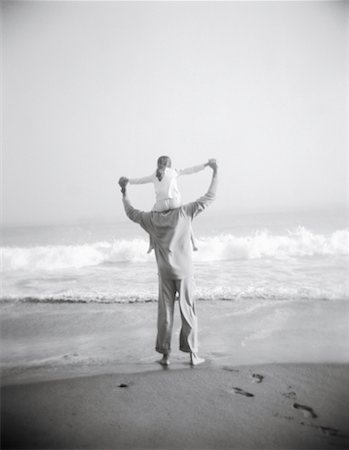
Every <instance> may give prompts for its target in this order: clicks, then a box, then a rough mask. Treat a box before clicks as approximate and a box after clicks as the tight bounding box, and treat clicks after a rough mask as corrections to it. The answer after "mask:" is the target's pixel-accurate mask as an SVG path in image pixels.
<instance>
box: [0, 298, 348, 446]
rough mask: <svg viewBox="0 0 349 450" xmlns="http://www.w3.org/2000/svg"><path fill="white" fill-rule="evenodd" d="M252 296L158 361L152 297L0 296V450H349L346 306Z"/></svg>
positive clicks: (211, 311) (203, 317)
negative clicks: (188, 345) (192, 358)
mask: <svg viewBox="0 0 349 450" xmlns="http://www.w3.org/2000/svg"><path fill="white" fill-rule="evenodd" d="M247 303H248V302H247ZM249 303H250V304H249V305H247V304H246V301H243V302H240V304H239V302H227V301H215V302H209V301H208V302H200V303H199V308H198V310H199V321H200V343H201V345H200V354H201V356H203V357H204V358H205V359H206V361H205V363H204V364H202V365H200V366H198V367H194V368H192V367H191V366H190V365H189V357H188V355H187V354H185V353H181V352H179V350H178V333H179V327H180V322H179V317H178V316H179V314H178V309H177V310H176V319H175V324H174V333H173V351H172V363H171V365H170V367H169V368H168V369H165V370H164V369H163V368H162V367H161V366H160V365H159V364H157V362H156V361H157V360H158V359H159V357H160V355H159V354H156V353H155V351H154V343H155V332H156V329H155V324H156V308H157V304H156V303H155V302H149V303H141V304H137V305H134V304H113V305H111V304H96V303H87V304H83V303H73V304H63V305H62V304H47V303H45V304H38V303H34V304H30V303H26V304H24V305H23V304H17V305H14V304H2V305H1V310H2V311H1V313H2V314H1V332H2V354H1V358H2V367H3V370H2V389H1V410H2V414H1V417H2V448H46V449H48V448H67V449H68V448H69V449H70V448H95V449H97V448H98V449H99V448H217V449H218V448H246V449H247V448H254V449H258V448H292V449H295V448H297V449H298V448H302V449H305V448H313V449H318V448H319V449H320V448H327V449H330V448H343V449H344V448H347V447H348V442H349V441H348V439H349V438H348V432H347V411H348V407H349V395H348V392H349V389H348V388H349V376H348V375H349V365H348V363H349V355H348V347H347V344H348V342H349V335H348V334H349V333H348V330H347V318H348V306H347V302H346V301H343V302H337V303H336V304H335V305H334V304H333V303H332V302H331V303H330V302H322V304H320V305H319V302H318V301H317V303H316V302H309V301H306V302H304V301H303V302H302V301H298V302H294V301H289V302H287V301H281V302H279V303H276V302H275V301H273V302H268V301H266V302H264V304H263V305H261V302H260V301H259V302H254V301H253V300H251V301H250V302H249ZM315 303H316V304H315ZM257 305H258V306H257ZM16 309H20V310H21V314H18V311H16ZM326 323H336V327H326V326H325V324H326Z"/></svg>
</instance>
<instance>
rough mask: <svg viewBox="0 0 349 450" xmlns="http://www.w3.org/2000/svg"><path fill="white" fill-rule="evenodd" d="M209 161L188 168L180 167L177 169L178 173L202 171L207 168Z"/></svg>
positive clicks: (185, 173)
mask: <svg viewBox="0 0 349 450" xmlns="http://www.w3.org/2000/svg"><path fill="white" fill-rule="evenodd" d="M208 164H209V161H208V162H207V163H205V164H199V165H198V166H193V167H188V168H186V169H179V170H177V173H178V175H179V176H180V175H191V174H193V173H197V172H201V171H202V170H204V169H205V167H206V166H208Z"/></svg>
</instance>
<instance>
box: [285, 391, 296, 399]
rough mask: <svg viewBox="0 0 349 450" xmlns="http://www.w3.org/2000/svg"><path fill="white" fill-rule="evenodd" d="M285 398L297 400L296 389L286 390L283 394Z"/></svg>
mask: <svg viewBox="0 0 349 450" xmlns="http://www.w3.org/2000/svg"><path fill="white" fill-rule="evenodd" d="M282 395H283V396H284V397H285V398H290V399H291V400H296V398H297V394H296V393H295V391H290V392H285V393H283V394H282Z"/></svg>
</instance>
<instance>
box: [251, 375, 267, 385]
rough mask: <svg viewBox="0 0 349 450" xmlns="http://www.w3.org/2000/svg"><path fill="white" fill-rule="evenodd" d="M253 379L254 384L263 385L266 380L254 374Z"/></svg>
mask: <svg viewBox="0 0 349 450" xmlns="http://www.w3.org/2000/svg"><path fill="white" fill-rule="evenodd" d="M252 378H253V380H252V383H261V382H262V381H263V380H264V376H263V375H260V374H259V373H253V374H252Z"/></svg>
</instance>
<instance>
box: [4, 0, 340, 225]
mask: <svg viewBox="0 0 349 450" xmlns="http://www.w3.org/2000/svg"><path fill="white" fill-rule="evenodd" d="M347 6H348V4H346V2H344V1H343V2H341V1H338V2H337V1H329V2H277V1H275V2H263V1H260V2H245V3H242V2H154V3H153V2H141V3H138V2H104V3H102V2H33V1H24V2H19V1H13V0H11V1H3V2H2V22H3V24H2V25H3V26H2V40H3V61H2V62H3V65H2V68H3V70H2V78H3V89H2V94H3V97H2V104H3V121H4V122H3V125H4V138H3V178H4V180H3V194H2V196H3V201H4V222H5V224H7V225H11V224H17V225H19V224H35V223H40V224H55V223H75V222H79V221H89V220H93V221H99V220H113V219H118V218H119V217H120V216H121V215H122V214H123V210H122V207H121V202H120V195H119V192H118V189H117V187H116V182H117V179H118V178H119V177H120V176H121V175H126V176H129V177H131V176H137V177H138V176H143V175H148V174H150V173H152V172H153V171H154V170H155V162H156V159H157V157H158V156H160V155H162V154H167V155H169V156H171V158H172V160H173V164H174V166H175V167H178V168H182V167H187V166H191V165H194V164H198V163H201V162H204V161H206V160H207V159H208V158H210V157H216V158H217V159H218V161H219V164H220V177H221V180H220V186H219V195H218V199H217V203H216V205H215V206H214V208H215V211H216V212H217V213H219V212H222V211H228V212H229V213H232V212H258V211H278V210H283V211H288V210H295V209H304V208H306V209H311V208H316V209H317V208H330V207H344V206H345V205H347V206H348V137H349V133H348V115H347V106H348V84H347V80H348V57H349V52H348V36H349V33H348V32H347V27H348V24H349V21H348V19H347V21H346V16H348V8H347ZM346 32H347V34H346ZM346 43H347V46H346ZM209 176H210V172H209V169H206V171H205V172H204V173H202V174H198V175H192V176H189V177H186V178H185V179H184V178H183V179H182V180H181V181H180V187H181V190H182V196H183V199H184V200H185V201H187V200H191V199H195V198H196V197H197V196H198V195H200V194H202V193H204V192H205V191H206V189H207V186H208V182H209ZM130 190H131V192H130V194H131V197H132V200H133V203H134V204H135V206H137V207H139V208H141V209H150V208H151V207H152V204H153V200H154V199H153V197H154V195H153V190H152V187H151V185H148V186H132V187H131V189H130Z"/></svg>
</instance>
